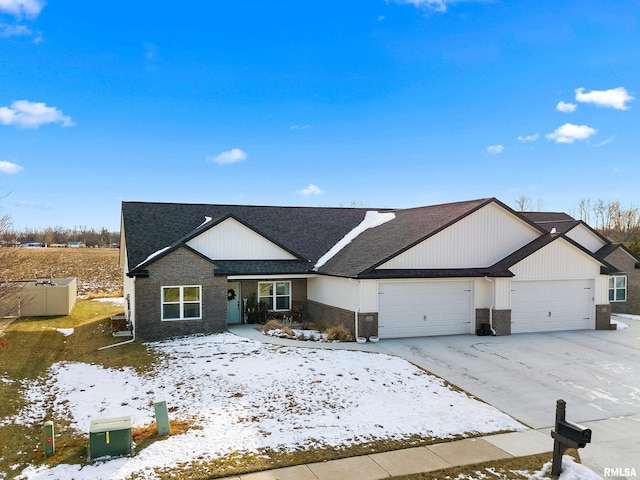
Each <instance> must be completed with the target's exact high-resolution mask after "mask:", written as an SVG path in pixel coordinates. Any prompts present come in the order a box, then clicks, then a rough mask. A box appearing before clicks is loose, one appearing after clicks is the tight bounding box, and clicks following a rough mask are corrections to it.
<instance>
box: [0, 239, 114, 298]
mask: <svg viewBox="0 0 640 480" xmlns="http://www.w3.org/2000/svg"><path fill="white" fill-rule="evenodd" d="M119 254H120V251H119V250H118V249H113V248H16V249H14V250H12V251H11V257H12V258H11V260H12V261H11V267H10V268H3V267H0V278H2V279H8V280H33V279H34V278H50V277H54V278H66V277H76V278H77V279H78V296H80V297H87V296H88V295H89V294H94V295H95V294H103V295H108V296H117V295H122V270H121V269H120V266H119V260H118V259H119ZM14 256H15V258H14Z"/></svg>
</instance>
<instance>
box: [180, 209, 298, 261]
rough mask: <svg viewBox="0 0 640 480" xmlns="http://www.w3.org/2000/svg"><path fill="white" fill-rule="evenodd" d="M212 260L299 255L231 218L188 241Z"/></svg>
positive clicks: (286, 258)
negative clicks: (291, 252)
mask: <svg viewBox="0 0 640 480" xmlns="http://www.w3.org/2000/svg"><path fill="white" fill-rule="evenodd" d="M187 245H189V246H190V247H191V248H193V249H194V250H196V251H198V252H200V253H202V254H203V255H205V256H206V257H208V258H211V259H214V260H215V259H223V260H294V259H295V257H294V256H293V255H292V254H290V253H289V252H287V251H286V250H284V249H282V248H280V247H279V246H278V245H276V244H274V243H273V242H270V241H269V240H267V239H266V238H264V237H263V236H261V235H259V234H257V233H256V232H254V231H253V230H251V229H250V228H247V227H245V226H244V225H243V224H241V223H240V222H238V221H237V220H234V219H233V218H228V219H227V220H225V221H223V222H222V223H220V224H219V225H216V226H215V227H212V228H210V229H209V230H207V231H205V232H203V233H202V234H201V235H198V236H197V237H195V238H193V239H191V240H189V241H188V242H187Z"/></svg>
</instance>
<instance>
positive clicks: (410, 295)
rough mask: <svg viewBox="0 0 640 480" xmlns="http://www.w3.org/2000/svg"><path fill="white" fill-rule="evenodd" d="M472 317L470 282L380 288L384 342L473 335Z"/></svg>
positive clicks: (380, 328) (380, 331) (396, 284)
mask: <svg viewBox="0 0 640 480" xmlns="http://www.w3.org/2000/svg"><path fill="white" fill-rule="evenodd" d="M472 314H473V284H472V282H469V281H452V282H389V283H386V282H385V283H380V284H378V335H379V336H380V338H400V337H425V336H432V335H457V334H464V333H471V320H472V318H473V315H472Z"/></svg>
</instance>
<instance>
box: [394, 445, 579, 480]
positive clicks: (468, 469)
mask: <svg viewBox="0 0 640 480" xmlns="http://www.w3.org/2000/svg"><path fill="white" fill-rule="evenodd" d="M566 455H571V456H572V457H573V458H574V459H575V460H576V462H580V457H579V455H578V452H577V450H571V449H570V450H567V453H566ZM552 458H553V454H552V453H551V452H549V453H541V454H538V455H530V456H527V457H514V458H507V459H503V460H494V461H491V462H483V463H476V464H473V465H464V466H461V467H452V468H446V469H441V470H435V471H433V472H425V473H415V474H412V475H400V476H396V477H391V479H392V480H454V479H468V480H471V479H482V478H487V479H488V478H490V479H492V480H515V479H521V480H524V479H530V478H532V475H533V474H534V473H535V472H538V471H540V470H542V467H543V466H544V464H545V463H547V462H550V461H551V460H552ZM548 476H549V477H551V478H557V477H553V476H552V475H551V473H549V475H548Z"/></svg>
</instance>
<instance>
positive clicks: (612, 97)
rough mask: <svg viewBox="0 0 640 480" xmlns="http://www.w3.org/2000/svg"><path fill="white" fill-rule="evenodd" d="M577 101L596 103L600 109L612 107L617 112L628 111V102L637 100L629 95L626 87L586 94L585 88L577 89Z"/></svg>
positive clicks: (593, 91)
mask: <svg viewBox="0 0 640 480" xmlns="http://www.w3.org/2000/svg"><path fill="white" fill-rule="evenodd" d="M575 92H576V101H578V102H583V103H594V104H596V105H597V106H599V107H610V108H615V109H616V110H627V109H629V106H628V105H627V102H630V101H632V100H634V99H635V98H634V97H632V96H631V95H629V92H627V90H626V89H625V88H624V87H618V88H611V89H609V90H591V91H590V92H587V93H585V91H584V88H576V90H575Z"/></svg>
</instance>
